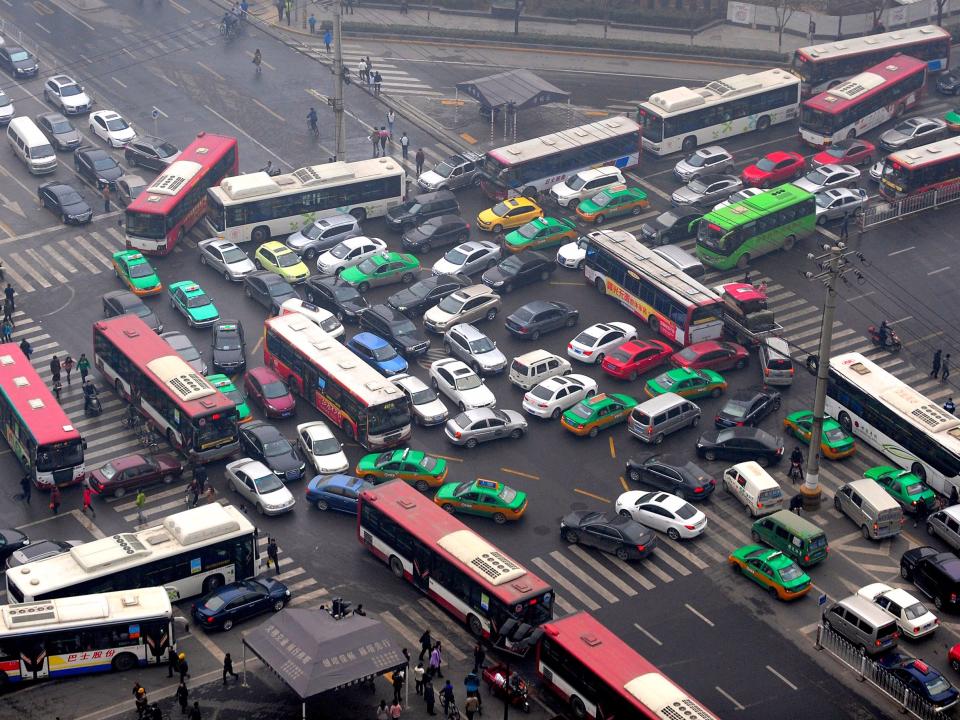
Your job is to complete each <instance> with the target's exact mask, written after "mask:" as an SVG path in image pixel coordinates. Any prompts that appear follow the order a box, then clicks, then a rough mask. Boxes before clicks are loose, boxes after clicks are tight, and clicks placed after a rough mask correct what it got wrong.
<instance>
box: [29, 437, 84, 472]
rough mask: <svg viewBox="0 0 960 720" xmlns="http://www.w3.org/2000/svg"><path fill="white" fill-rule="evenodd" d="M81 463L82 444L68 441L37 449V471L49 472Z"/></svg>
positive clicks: (76, 441) (79, 441)
mask: <svg viewBox="0 0 960 720" xmlns="http://www.w3.org/2000/svg"><path fill="white" fill-rule="evenodd" d="M82 462H83V442H82V441H81V440H70V441H68V442H62V443H56V444H55V445H43V446H41V447H39V448H37V470H39V471H41V472H49V471H51V470H56V469H58V468H62V467H70V466H72V465H79V464H80V463H82Z"/></svg>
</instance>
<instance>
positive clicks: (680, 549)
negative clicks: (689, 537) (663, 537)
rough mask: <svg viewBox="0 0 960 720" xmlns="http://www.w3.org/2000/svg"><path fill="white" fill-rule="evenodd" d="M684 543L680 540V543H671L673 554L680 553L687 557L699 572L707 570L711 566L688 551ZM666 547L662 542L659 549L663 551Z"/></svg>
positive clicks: (661, 555)
mask: <svg viewBox="0 0 960 720" xmlns="http://www.w3.org/2000/svg"><path fill="white" fill-rule="evenodd" d="M683 542H684V541H683V540H680V541H678V542H675V543H670V551H671V552H677V553H680V554H681V555H683V557H685V558H686V559H687V560H688V561H689V562H691V563H693V564H694V565H696V566H697V569H698V570H706V569H707V568H708V567H709V566H708V565H707V564H706V563H705V562H704V561H703V560H701V559H700V558H698V557H697V556H696V555H694V554H693V553H692V552H690V551H689V550H687V549H686V548H685V547H684V546H683ZM664 545H665V543H663V542H661V543H660V547H659V548H658V549H660V550H662V549H663V546H664ZM657 557H664V556H663V554H660V555H658V556H657Z"/></svg>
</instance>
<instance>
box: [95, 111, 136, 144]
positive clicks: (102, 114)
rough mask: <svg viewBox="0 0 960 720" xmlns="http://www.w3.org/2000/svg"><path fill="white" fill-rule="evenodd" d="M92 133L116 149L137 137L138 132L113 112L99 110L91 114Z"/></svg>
mask: <svg viewBox="0 0 960 720" xmlns="http://www.w3.org/2000/svg"><path fill="white" fill-rule="evenodd" d="M90 132H92V133H93V134H94V135H96V136H97V137H98V138H100V139H101V140H103V141H104V142H105V143H107V144H108V145H109V146H110V147H115V148H120V147H123V146H124V145H126V144H127V143H128V142H130V141H131V140H133V139H134V138H135V137H137V132H136V130H134V129H133V128H132V127H130V124H129V123H128V122H127V121H126V120H124V119H123V117H121V116H120V114H119V113H116V112H114V111H113V110H97V111H96V112H92V113H90Z"/></svg>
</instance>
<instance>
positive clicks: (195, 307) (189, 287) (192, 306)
mask: <svg viewBox="0 0 960 720" xmlns="http://www.w3.org/2000/svg"><path fill="white" fill-rule="evenodd" d="M168 289H169V291H170V307H172V308H173V309H174V310H179V311H180V313H182V314H183V316H184V317H185V318H186V319H187V324H188V325H189V326H190V327H196V328H199V327H210V326H211V325H213V324H214V323H215V322H216V321H217V320H219V319H220V313H219V312H217V306H216V305H214V304H213V301H212V300H210V297H209V296H208V295H207V294H206V293H205V292H204V291H203V288H201V287H200V286H199V285H197V284H196V283H195V282H194V281H193V280H181V281H180V282H175V283H171V284H170V287H169V288H168Z"/></svg>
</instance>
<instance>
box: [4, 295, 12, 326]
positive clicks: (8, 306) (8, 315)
mask: <svg viewBox="0 0 960 720" xmlns="http://www.w3.org/2000/svg"><path fill="white" fill-rule="evenodd" d="M3 319H4V322H6V321H10V322H11V323H13V301H12V300H10V298H5V299H4V301H3Z"/></svg>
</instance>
